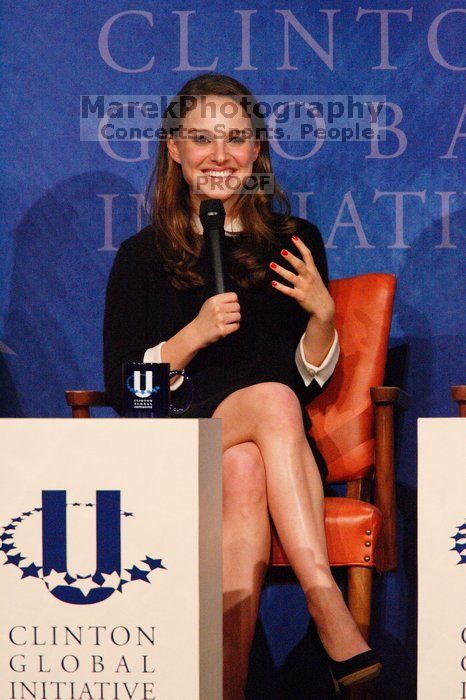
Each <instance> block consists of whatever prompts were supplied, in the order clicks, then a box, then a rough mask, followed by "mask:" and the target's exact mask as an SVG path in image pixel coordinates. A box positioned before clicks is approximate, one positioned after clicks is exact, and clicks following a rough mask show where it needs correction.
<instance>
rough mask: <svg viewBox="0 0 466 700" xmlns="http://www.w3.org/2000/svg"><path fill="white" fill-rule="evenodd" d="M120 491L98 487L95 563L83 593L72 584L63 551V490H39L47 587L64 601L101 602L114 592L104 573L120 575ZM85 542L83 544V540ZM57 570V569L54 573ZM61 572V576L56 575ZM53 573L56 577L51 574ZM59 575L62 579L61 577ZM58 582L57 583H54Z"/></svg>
mask: <svg viewBox="0 0 466 700" xmlns="http://www.w3.org/2000/svg"><path fill="white" fill-rule="evenodd" d="M120 500H121V499H120V491H97V502H96V527H97V567H96V571H95V573H94V575H92V576H87V577H83V578H85V579H86V580H87V579H89V584H90V586H89V590H88V592H87V593H86V594H84V593H83V592H82V590H81V589H80V588H78V587H73V583H75V582H76V579H73V578H72V577H71V576H70V574H69V573H68V564H67V555H66V491H42V561H43V571H44V579H45V581H46V583H47V577H50V579H49V580H50V581H51V580H52V579H53V584H50V585H49V583H47V587H48V588H49V591H50V592H51V594H52V595H53V596H55V598H58V600H61V601H63V602H64V603H73V604H75V605H83V604H84V605H90V604H92V603H100V602H101V601H103V600H105V599H106V598H109V597H110V596H111V595H112V593H114V592H115V588H114V587H110V586H108V585H107V586H106V585H105V583H106V580H107V579H106V576H108V577H110V576H111V575H112V574H115V573H116V574H117V575H118V577H120V575H121V525H120V523H121V507H120ZM83 546H84V544H83ZM53 572H56V573H53ZM60 574H62V576H61V577H60V576H59V575H60ZM54 577H55V578H54ZM60 579H61V580H60ZM57 582H58V583H57Z"/></svg>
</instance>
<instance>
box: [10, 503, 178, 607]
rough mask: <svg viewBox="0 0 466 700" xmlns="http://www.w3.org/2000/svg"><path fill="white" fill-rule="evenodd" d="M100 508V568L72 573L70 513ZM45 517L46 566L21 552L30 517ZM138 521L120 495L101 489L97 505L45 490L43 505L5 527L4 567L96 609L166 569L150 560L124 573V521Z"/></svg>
mask: <svg viewBox="0 0 466 700" xmlns="http://www.w3.org/2000/svg"><path fill="white" fill-rule="evenodd" d="M68 508H73V509H79V508H82V509H90V508H93V509H95V513H96V544H97V547H96V550H97V566H96V570H95V571H94V572H82V573H80V574H75V575H71V574H70V573H69V572H68V563H67V509H68ZM40 514H42V528H41V536H42V537H41V540H42V565H38V563H36V562H34V561H32V559H31V558H30V557H28V554H27V552H23V551H20V550H19V548H18V546H17V544H16V539H17V536H18V534H20V530H21V527H22V526H23V524H24V523H25V522H26V521H28V522H29V519H30V518H33V519H37V521H38V522H37V527H38V528H40V523H39V520H40V518H39V516H40ZM131 517H134V514H133V513H130V512H126V511H122V510H121V506H120V491H97V500H96V503H78V502H74V503H67V501H66V491H42V507H41V508H33V509H32V510H29V511H25V512H24V513H21V515H19V516H18V517H16V518H12V519H11V521H10V522H9V523H8V524H7V525H5V526H4V527H3V528H2V529H1V530H0V532H1V535H0V552H3V553H4V555H5V556H6V561H5V562H4V565H5V566H7V565H13V566H16V567H18V569H19V570H20V571H21V573H22V576H21V579H24V578H37V579H40V580H42V581H43V582H44V584H45V586H46V588H47V589H48V590H49V592H50V593H51V594H52V595H53V596H54V597H55V598H58V600H61V601H62V602H64V603H71V604H74V605H91V604H93V603H100V602H102V601H103V600H106V599H107V598H109V597H110V596H111V595H113V593H115V591H119V592H120V593H122V592H123V587H124V586H125V585H127V584H128V583H131V582H133V581H145V582H146V583H151V580H150V578H149V577H150V574H151V573H152V572H153V571H155V570H156V569H165V568H166V567H165V566H164V565H163V564H162V560H161V559H157V558H155V557H154V558H153V557H151V556H146V557H145V558H144V559H141V560H139V561H138V562H137V564H134V565H133V566H132V567H131V568H129V569H128V568H125V569H122V564H121V522H122V519H126V518H131Z"/></svg>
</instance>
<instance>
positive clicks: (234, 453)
mask: <svg viewBox="0 0 466 700" xmlns="http://www.w3.org/2000/svg"><path fill="white" fill-rule="evenodd" d="M222 466H223V505H224V508H233V509H236V510H237V511H238V513H243V514H247V513H248V512H249V510H250V509H254V508H257V507H258V506H266V503H267V490H266V478H265V467H264V463H263V461H262V455H261V453H260V451H259V448H258V447H257V445H256V444H255V443H253V442H243V443H240V444H238V445H234V446H233V447H230V448H229V449H228V450H226V451H225V452H224V453H223V457H222Z"/></svg>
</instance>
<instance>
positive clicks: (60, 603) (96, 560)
mask: <svg viewBox="0 0 466 700" xmlns="http://www.w3.org/2000/svg"><path fill="white" fill-rule="evenodd" d="M0 445H1V455H0V460H1V462H0V493H1V500H0V601H1V602H0V698H1V700H23V698H27V699H28V700H29V698H36V699H38V700H49V699H52V698H53V699H54V700H78V699H80V700H195V699H201V698H202V700H219V698H221V697H222V556H221V547H222V541H221V524H222V503H221V483H222V469H221V421H220V420H219V419H211V418H209V419H188V418H186V419H180V418H171V419H138V420H135V419H94V420H93V419H90V420H76V419H75V420H72V419H2V420H0Z"/></svg>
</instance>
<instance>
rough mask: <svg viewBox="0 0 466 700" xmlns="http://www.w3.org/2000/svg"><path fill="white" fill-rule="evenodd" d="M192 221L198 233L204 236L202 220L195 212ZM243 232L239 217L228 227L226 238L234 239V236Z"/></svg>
mask: <svg viewBox="0 0 466 700" xmlns="http://www.w3.org/2000/svg"><path fill="white" fill-rule="evenodd" d="M192 221H193V226H194V228H195V230H196V233H199V234H200V235H201V236H202V235H203V232H204V229H203V227H202V224H201V220H200V218H199V216H198V215H197V214H196V213H195V212H193V216H192ZM242 230H243V229H242V224H241V219H240V218H239V216H237V217H236V218H234V219H231V221H230V224H229V226H228V227H225V236H233V237H234V234H236V233H239V232H240V231H242Z"/></svg>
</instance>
